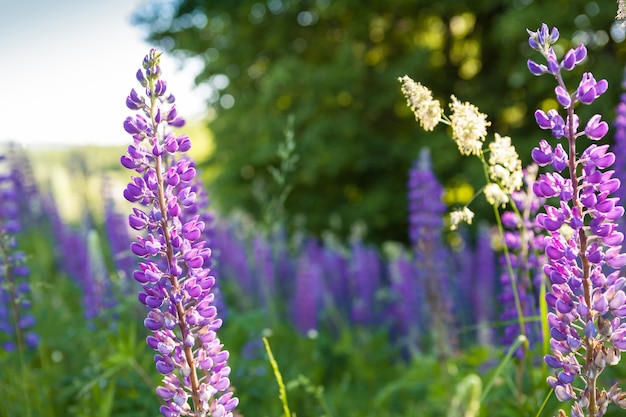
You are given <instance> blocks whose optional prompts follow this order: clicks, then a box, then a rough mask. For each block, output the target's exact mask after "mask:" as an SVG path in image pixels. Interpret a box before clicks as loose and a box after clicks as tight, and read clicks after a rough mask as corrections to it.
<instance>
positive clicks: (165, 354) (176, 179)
mask: <svg viewBox="0 0 626 417" xmlns="http://www.w3.org/2000/svg"><path fill="white" fill-rule="evenodd" d="M160 56H161V53H159V52H157V51H156V50H154V49H152V50H150V52H149V53H148V54H147V55H146V57H145V58H144V60H143V68H142V69H140V70H138V72H137V80H138V81H139V83H140V84H141V86H142V87H143V88H144V89H145V95H142V94H140V93H138V92H137V91H135V89H132V90H131V92H130V95H129V96H128V97H127V99H126V105H127V107H128V108H129V109H131V110H135V111H137V113H136V114H135V116H134V117H128V118H127V119H126V121H125V122H124V129H125V130H126V132H128V133H129V134H130V135H132V137H133V144H132V145H130V146H129V147H128V151H127V153H126V155H124V156H122V158H121V163H122V165H123V166H124V167H126V168H128V169H131V170H134V171H135V172H137V173H138V174H139V175H138V176H133V177H132V178H131V181H130V182H129V184H128V186H127V187H126V189H125V190H124V197H125V198H126V199H127V200H129V201H130V202H132V203H138V204H139V205H140V206H141V207H143V208H134V209H133V213H132V214H131V215H130V216H129V224H130V226H131V227H132V228H134V229H136V230H140V231H145V232H146V234H144V235H141V236H137V240H136V241H135V242H133V243H132V244H131V250H132V251H133V253H135V254H136V255H137V256H139V257H140V258H143V259H144V261H143V262H140V264H139V266H140V269H138V270H136V271H135V272H134V273H133V278H134V279H135V280H136V281H137V282H139V283H140V284H142V287H143V288H142V291H141V292H140V293H139V301H140V302H141V303H142V304H144V305H145V306H146V307H147V308H148V309H149V311H148V314H147V317H146V319H145V320H144V325H145V326H146V328H147V329H148V330H150V331H152V332H153V334H152V335H151V336H148V338H147V339H146V340H147V343H148V345H149V346H150V347H151V348H153V349H154V350H155V351H156V352H157V353H156V355H155V356H154V360H155V363H156V369H157V370H158V371H159V372H160V373H161V374H162V375H163V380H162V385H161V386H159V387H158V388H157V389H156V392H157V394H158V396H159V397H161V398H162V399H163V400H164V401H165V403H166V404H165V405H162V406H161V408H160V411H161V413H162V414H163V415H164V416H166V417H172V416H180V415H185V416H195V417H201V416H202V417H204V416H209V415H210V416H212V417H222V416H232V414H233V413H232V410H233V409H234V408H235V407H236V406H237V403H238V400H237V399H236V398H234V397H233V394H232V391H230V390H229V387H230V380H229V378H228V376H229V374H230V367H229V366H228V365H227V359H228V351H226V350H224V349H223V345H222V344H221V343H220V340H219V338H218V337H217V333H216V331H217V330H218V329H219V327H220V326H221V324H222V320H221V319H220V318H219V317H218V315H217V309H216V307H215V306H214V297H215V296H214V293H213V291H212V290H213V286H214V285H215V278H214V277H213V276H211V275H210V270H209V269H208V268H207V263H208V260H209V257H210V249H209V248H208V247H205V245H206V241H205V240H203V239H201V236H202V232H203V230H204V229H205V223H204V222H203V221H201V220H200V219H199V217H198V215H194V216H192V217H191V218H189V216H187V214H188V213H190V212H194V211H195V209H196V207H195V205H196V204H197V201H196V199H197V194H196V192H194V191H193V187H194V186H195V185H194V184H195V182H194V181H195V176H196V170H195V168H194V167H193V164H192V163H190V160H189V159H188V158H186V157H182V156H181V155H183V154H184V153H185V152H186V151H188V150H189V149H190V147H191V141H190V139H189V138H188V137H187V136H180V137H176V136H175V135H173V134H172V133H170V132H169V131H168V130H169V129H168V128H169V126H176V127H179V126H182V125H183V124H184V120H183V119H182V118H180V117H178V115H177V112H176V107H175V105H174V104H173V103H174V97H173V96H172V95H169V96H166V90H167V85H166V83H165V81H164V80H162V79H161V69H160V67H159V61H160ZM190 402H191V404H190Z"/></svg>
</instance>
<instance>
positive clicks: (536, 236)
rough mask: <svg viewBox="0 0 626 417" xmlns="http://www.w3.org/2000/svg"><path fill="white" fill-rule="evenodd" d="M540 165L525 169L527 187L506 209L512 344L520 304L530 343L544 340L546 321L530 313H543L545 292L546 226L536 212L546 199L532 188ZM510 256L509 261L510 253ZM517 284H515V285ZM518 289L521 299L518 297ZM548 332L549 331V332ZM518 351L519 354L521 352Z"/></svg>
mask: <svg viewBox="0 0 626 417" xmlns="http://www.w3.org/2000/svg"><path fill="white" fill-rule="evenodd" d="M537 174H538V167H537V165H536V164H531V165H529V166H527V167H526V169H525V170H524V185H525V188H524V189H522V190H519V191H515V192H514V193H513V194H512V196H511V197H512V200H513V203H514V204H515V210H507V211H505V212H503V213H502V225H503V227H504V244H505V245H506V246H507V248H508V255H506V254H502V255H501V256H500V259H499V261H500V265H501V266H502V272H501V275H500V281H501V283H502V292H501V294H500V297H499V300H500V302H501V303H502V313H501V315H500V318H501V319H502V320H503V321H506V322H511V321H515V322H512V323H511V324H508V325H507V326H506V327H505V329H504V336H503V339H502V342H503V343H504V344H505V345H507V346H510V345H511V344H512V343H514V341H515V338H516V337H517V335H518V334H519V324H518V323H517V321H518V320H520V317H519V312H518V305H519V307H520V309H521V312H522V316H521V320H523V322H524V328H525V334H526V337H527V338H528V342H529V345H531V346H532V344H533V343H534V342H538V341H541V340H542V333H543V332H542V331H541V328H542V324H543V321H541V322H540V323H537V322H530V321H527V320H526V319H527V318H528V317H539V316H540V311H541V306H542V304H541V302H540V301H539V299H540V298H541V299H543V294H542V293H545V283H544V275H543V265H545V254H544V251H545V244H544V238H545V230H544V229H543V228H542V227H541V226H540V225H539V224H538V223H537V220H536V215H537V212H538V210H539V209H540V207H541V206H542V205H543V204H544V203H545V199H544V198H538V197H536V196H535V194H534V193H533V191H532V187H533V184H534V183H535V181H536V179H537ZM507 256H508V258H509V259H508V262H507V259H506V257H507ZM507 263H509V264H511V266H512V267H513V268H514V270H515V271H516V275H515V281H511V278H510V276H509V272H508V271H507V270H506V265H507ZM513 284H514V285H513ZM515 293H517V302H518V305H516V297H515ZM546 333H547V332H546ZM521 353H522V352H521V351H518V354H521Z"/></svg>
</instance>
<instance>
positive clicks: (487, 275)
mask: <svg viewBox="0 0 626 417" xmlns="http://www.w3.org/2000/svg"><path fill="white" fill-rule="evenodd" d="M491 235H492V233H491V230H490V228H489V227H487V226H486V225H481V226H480V228H479V229H478V236H477V238H476V251H475V256H474V267H473V271H472V272H473V273H474V276H475V277H476V278H475V285H474V286H473V288H472V293H471V294H472V297H471V298H472V307H473V316H474V317H473V319H474V320H473V322H474V323H476V326H477V328H476V340H477V342H478V344H479V345H483V346H485V345H492V344H493V341H494V337H493V333H494V332H493V328H492V327H491V326H490V321H491V320H493V318H494V310H495V303H494V302H493V300H494V298H495V292H496V285H495V283H496V259H495V253H494V250H493V248H492V247H491Z"/></svg>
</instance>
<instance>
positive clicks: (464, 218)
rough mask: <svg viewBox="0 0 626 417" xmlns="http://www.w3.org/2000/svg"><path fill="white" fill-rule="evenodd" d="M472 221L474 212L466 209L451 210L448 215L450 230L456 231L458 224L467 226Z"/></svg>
mask: <svg viewBox="0 0 626 417" xmlns="http://www.w3.org/2000/svg"><path fill="white" fill-rule="evenodd" d="M473 219H474V212H473V211H472V210H470V209H469V208H467V207H463V208H462V209H456V210H453V211H452V212H451V213H450V230H456V229H458V227H459V224H461V223H462V222H465V223H467V224H472V220H473Z"/></svg>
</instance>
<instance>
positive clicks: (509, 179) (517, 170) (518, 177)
mask: <svg viewBox="0 0 626 417" xmlns="http://www.w3.org/2000/svg"><path fill="white" fill-rule="evenodd" d="M489 151H490V153H489V177H490V178H491V180H492V181H493V182H495V183H496V184H498V185H499V188H500V189H501V190H502V192H504V193H505V194H508V195H510V194H511V193H513V191H515V190H519V189H520V188H522V185H523V182H524V173H523V172H522V161H520V159H519V155H518V154H517V151H516V150H515V147H514V146H513V145H512V144H511V138H510V137H508V136H500V135H499V134H497V133H496V134H495V140H494V141H493V142H491V143H490V144H489ZM485 196H486V194H485Z"/></svg>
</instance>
